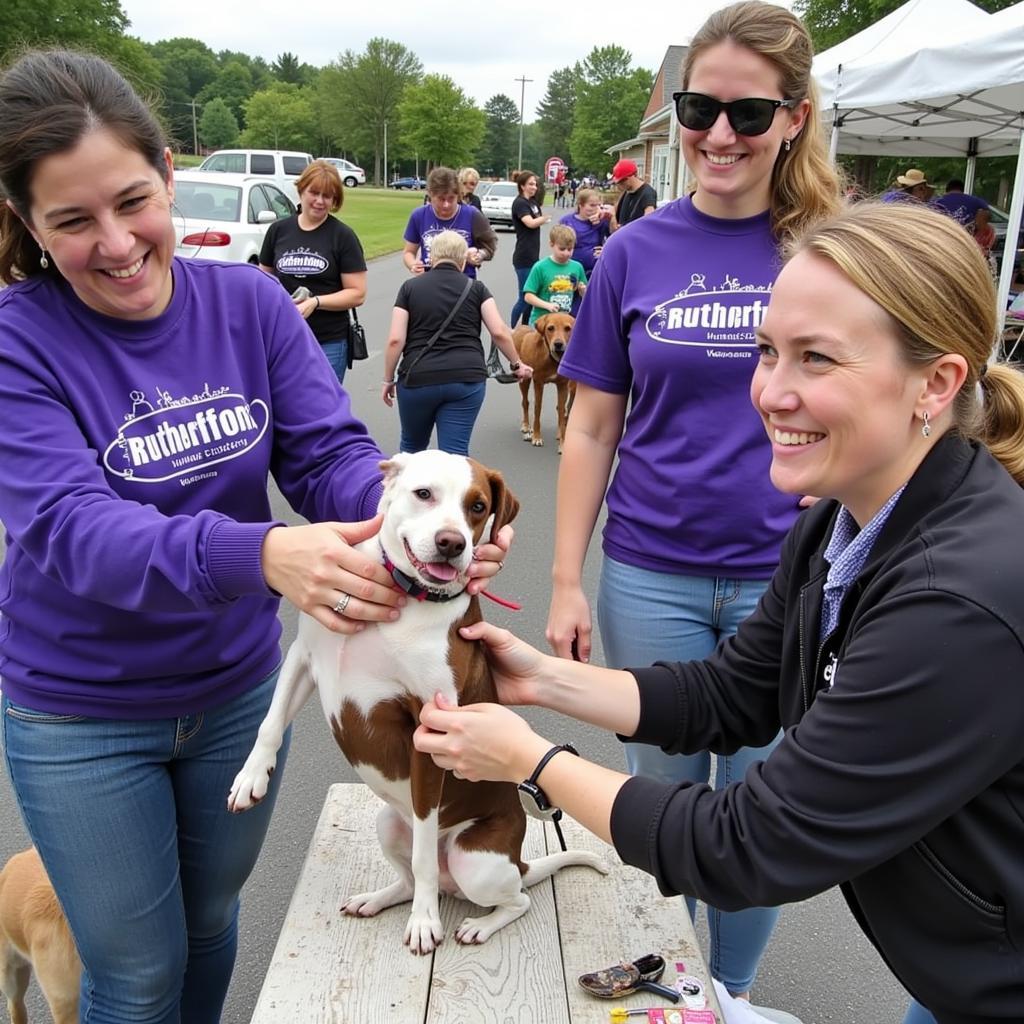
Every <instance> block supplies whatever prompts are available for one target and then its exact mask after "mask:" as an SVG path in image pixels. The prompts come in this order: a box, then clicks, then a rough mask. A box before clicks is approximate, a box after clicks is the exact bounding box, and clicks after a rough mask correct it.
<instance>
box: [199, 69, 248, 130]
mask: <svg viewBox="0 0 1024 1024" xmlns="http://www.w3.org/2000/svg"><path fill="white" fill-rule="evenodd" d="M254 92H256V87H255V86H254V85H253V81H252V72H251V71H250V70H249V69H248V68H247V67H246V66H245V65H244V64H242V63H240V62H239V61H237V60H231V61H228V62H227V63H226V64H225V65H224V66H223V67H222V68H221V69H220V71H218V72H217V77H216V78H215V79H214V80H213V81H212V82H210V83H209V84H208V85H205V86H203V88H202V89H201V90H200V92H199V95H198V96H197V97H196V99H197V100H198V101H199V102H200V103H202V104H206V103H209V102H210V101H211V100H213V99H221V100H223V101H224V102H225V103H226V104H227V106H228V109H229V110H230V111H231V113H232V115H233V116H234V118H235V123H236V125H237V124H238V123H240V122H241V121H242V119H243V118H244V117H245V101H246V100H247V99H248V98H249V97H250V96H252V94H253V93H254Z"/></svg>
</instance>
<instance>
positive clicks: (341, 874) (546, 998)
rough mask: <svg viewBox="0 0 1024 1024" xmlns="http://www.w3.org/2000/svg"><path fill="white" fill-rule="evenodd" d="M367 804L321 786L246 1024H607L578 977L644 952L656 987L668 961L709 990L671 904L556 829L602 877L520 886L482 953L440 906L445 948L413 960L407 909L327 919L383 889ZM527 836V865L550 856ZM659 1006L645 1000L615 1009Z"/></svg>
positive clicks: (576, 830) (582, 837) (569, 872)
mask: <svg viewBox="0 0 1024 1024" xmlns="http://www.w3.org/2000/svg"><path fill="white" fill-rule="evenodd" d="M379 806H380V804H379V801H378V800H377V798H376V797H375V796H374V795H373V794H372V793H371V792H370V790H369V789H368V788H367V787H365V786H363V785H358V784H338V785H335V786H332V787H331V788H330V791H329V792H328V795H327V799H326V801H325V803H324V809H323V812H322V814H321V816H320V821H319V823H318V825H317V828H316V833H315V834H314V836H313V840H312V842H311V844H310V849H309V853H308V855H307V858H306V862H305V865H304V866H303V869H302V874H301V875H300V878H299V882H298V885H297V886H296V890H295V894H294V896H293V898H292V902H291V906H290V907H289V909H288V914H287V916H286V919H285V924H284V927H283V928H282V930H281V936H280V938H279V940H278V943H277V948H276V950H275V952H274V956H273V959H272V960H271V964H270V969H269V971H268V973H267V978H266V981H265V982H264V985H263V990H262V992H261V993H260V997H259V1001H258V1003H257V1005H256V1010H255V1013H254V1015H253V1018H252V1024H296V1022H300V1021H301V1022H302V1024H395V1022H401V1024H419V1022H424V1024H451V1022H456V1021H466V1022H470V1021H471V1022H473V1024H492V1022H493V1024H567V1022H570V1024H598V1022H600V1024H605V1022H606V1021H607V1020H608V1010H609V1009H610V1008H611V1006H612V1005H619V1001H617V1002H616V1003H609V1002H606V1001H603V1000H597V999H595V998H593V997H592V996H589V995H587V994H586V993H585V992H584V991H583V990H582V989H581V988H579V986H578V985H577V983H576V979H577V977H578V976H579V975H580V974H583V973H585V972H587V971H592V970H596V969H597V968H600V967H606V966H608V965H610V964H613V963H616V962H617V961H619V960H622V959H629V960H631V959H635V958H636V957H638V956H641V955H642V954H644V953H649V952H658V953H660V954H661V955H662V956H664V957H665V959H666V960H667V961H668V963H669V967H668V969H667V970H666V974H665V979H664V980H665V981H666V983H668V984H671V981H672V979H673V978H674V973H675V972H674V964H675V962H676V960H680V961H682V962H684V963H685V964H686V966H687V970H688V971H689V972H690V973H691V974H695V975H697V976H698V977H700V978H701V980H703V981H704V982H705V984H707V980H708V979H707V972H706V968H705V967H704V962H703V959H702V957H701V955H700V952H699V950H698V948H697V944H696V940H695V939H694V935H693V928H692V925H691V924H690V920H689V917H688V915H687V914H686V910H685V907H684V906H683V904H682V901H681V900H666V899H664V898H663V897H661V895H660V894H659V893H658V891H657V887H656V886H655V884H654V882H653V880H652V879H650V878H649V877H648V876H646V875H644V874H643V873H642V872H639V871H636V870H635V869H633V868H629V867H626V866H624V865H623V864H622V863H621V861H620V860H619V859H618V857H617V856H616V855H615V853H614V851H613V850H612V849H611V848H610V847H608V846H606V845H605V844H604V843H602V842H601V841H600V840H599V839H597V838H595V837H594V836H592V835H590V834H589V833H588V832H586V831H585V830H584V829H582V828H581V827H580V826H579V825H577V824H576V822H574V821H571V820H568V819H567V820H566V821H565V823H564V831H565V835H566V841H567V843H568V845H569V846H570V847H571V848H574V849H587V850H591V851H593V852H595V853H597V854H598V855H599V856H601V857H603V858H604V860H605V861H606V863H607V864H608V865H609V866H610V867H611V868H612V873H611V874H610V875H609V876H602V875H598V874H597V873H596V872H594V871H592V870H591V869H589V868H584V867H575V868H568V869H566V870H564V871H561V872H559V874H558V875H556V876H555V878H554V879H553V880H546V881H544V882H541V883H540V884H538V885H536V886H534V887H533V888H532V889H530V898H531V901H532V905H531V907H530V910H529V912H528V913H527V914H525V915H524V916H523V917H521V918H520V919H519V920H518V921H515V922H513V923H512V924H510V925H508V926H507V927H505V928H503V929H502V930H501V931H500V932H498V934H497V935H495V936H493V937H492V938H491V939H490V940H488V941H487V942H486V943H484V944H483V945H481V946H462V945H460V944H459V943H457V942H456V941H455V940H454V938H453V937H452V936H453V933H454V930H455V927H456V926H457V925H458V923H459V922H460V921H461V920H462V919H463V917H465V916H467V915H472V916H478V915H479V914H482V913H485V912H486V911H485V910H484V909H483V908H478V907H474V906H473V905H472V904H469V903H465V902H463V901H460V900H454V899H451V898H450V897H442V900H441V919H442V922H443V923H444V926H445V934H446V936H447V937H446V939H445V941H444V942H443V943H442V945H441V946H440V947H439V948H438V949H437V950H436V951H435V952H434V954H433V955H432V956H426V957H417V956H413V955H412V954H411V953H410V952H409V951H408V949H407V948H406V946H405V945H404V944H403V942H402V936H403V934H404V931H405V925H406V920H407V916H408V911H409V905H408V904H405V905H404V906H401V907H393V908H391V909H390V910H386V911H384V913H382V914H380V915H379V916H377V917H376V918H366V919H357V918H351V917H347V916H346V915H344V914H342V913H341V912H340V910H339V907H340V906H341V904H342V902H343V901H344V900H345V898H346V897H347V896H349V895H351V894H352V893H355V892H359V891H363V890H366V889H373V888H377V887H379V886H382V885H386V884H388V883H389V882H390V881H391V880H392V877H393V875H392V868H391V866H390V865H389V864H388V863H387V862H386V861H385V859H384V856H383V854H382V853H381V851H380V847H379V846H378V843H377V832H376V826H375V821H376V815H377V811H378V809H379ZM528 826H529V827H528V830H527V836H526V844H525V853H526V855H527V856H528V857H530V858H533V857H537V856H541V855H543V854H544V853H545V852H553V851H554V850H557V849H558V844H557V840H556V838H555V835H554V830H553V829H551V828H550V826H549V827H548V832H547V835H545V831H544V827H543V826H542V825H541V824H540V823H539V822H536V821H532V820H531V821H530V822H529V823H528ZM711 1000H712V1002H711V1007H712V1009H714V1010H715V1011H716V1013H718V1015H719V1016H718V1019H719V1021H721V1020H722V1017H721V1011H720V1009H719V1008H718V1004H717V1002H715V1001H714V994H713V993H711ZM664 1002H665V1001H664V1000H661V999H659V998H658V997H657V996H654V995H652V994H650V993H638V994H637V995H634V996H631V997H627V998H626V999H623V1000H621V1004H622V1005H633V1006H641V1005H645V1006H654V1005H659V1004H661V1003H664Z"/></svg>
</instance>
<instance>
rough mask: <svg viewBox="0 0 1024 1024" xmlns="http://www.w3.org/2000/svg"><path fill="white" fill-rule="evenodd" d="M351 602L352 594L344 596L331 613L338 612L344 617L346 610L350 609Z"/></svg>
mask: <svg viewBox="0 0 1024 1024" xmlns="http://www.w3.org/2000/svg"><path fill="white" fill-rule="evenodd" d="M351 600H352V595H351V594H342V595H341V597H340V598H339V599H338V603H337V604H336V605H335V606H334V607H333V608H332V609H331V611H333V612H337V613H338V615H344V614H345V609H346V608H347V607H348V603H349V601H351Z"/></svg>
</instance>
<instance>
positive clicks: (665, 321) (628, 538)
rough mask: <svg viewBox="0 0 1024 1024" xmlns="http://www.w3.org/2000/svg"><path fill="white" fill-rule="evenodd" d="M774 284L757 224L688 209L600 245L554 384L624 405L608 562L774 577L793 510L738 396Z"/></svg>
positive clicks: (674, 208)
mask: <svg viewBox="0 0 1024 1024" xmlns="http://www.w3.org/2000/svg"><path fill="white" fill-rule="evenodd" d="M778 272H779V256H778V245H777V243H776V241H775V239H774V237H773V235H772V232H771V228H770V225H769V220H768V214H767V213H765V214H762V215H760V216H757V217H751V218H748V219H743V220H718V219H716V218H713V217H708V216H705V215H704V214H702V213H700V212H698V211H697V210H696V209H694V207H693V204H692V202H691V201H690V199H689V198H688V197H687V198H684V199H680V200H677V201H676V202H674V203H670V204H669V205H667V206H663V207H662V208H661V209H659V210H656V211H655V212H654V213H653V214H651V215H650V216H648V217H642V218H640V219H639V220H637V221H634V222H633V223H632V224H630V226H629V230H628V231H617V232H616V233H615V234H613V235H612V236H611V238H609V239H608V241H607V243H606V244H605V247H604V250H603V252H602V253H601V258H600V259H599V260H598V261H597V267H596V268H595V270H594V276H593V278H592V279H591V282H590V287H589V288H588V290H587V297H586V300H585V301H584V303H583V305H582V307H581V308H580V314H579V317H578V318H577V320H576V325H575V327H574V328H573V335H572V341H571V343H570V344H569V348H568V350H567V352H566V355H565V358H564V359H563V360H562V365H561V373H563V374H564V375H565V376H567V377H571V378H573V379H575V380H577V381H581V382H583V383H585V384H588V385H590V386H591V387H594V388H598V389H600V390H601V391H607V392H611V393H613V394H625V395H628V396H629V409H628V411H627V417H626V427H625V432H624V434H623V437H622V440H621V442H620V443H619V448H618V465H617V468H616V470H615V475H614V477H613V478H612V483H611V486H610V488H609V490H608V495H607V503H608V519H607V523H606V525H605V529H604V550H605V553H606V554H608V555H609V556H610V557H612V558H614V559H616V560H617V561H621V562H625V563H627V564H629V565H635V566H639V567H641V568H646V569H652V570H655V571H659V572H670V573H679V574H686V575H695V576H718V575H729V576H734V577H737V578H742V579H767V578H768V577H770V576H771V574H772V572H773V571H774V570H775V567H776V565H777V564H778V560H779V547H780V544H781V541H782V538H783V536H784V534H785V533H786V531H787V530H788V529H789V527H790V526H791V525H792V524H793V521H794V520H795V518H796V515H797V511H798V502H799V497H798V496H796V495H791V494H782V493H781V492H779V491H777V490H776V489H775V488H774V487H773V486H772V483H771V480H770V478H769V467H770V465H771V446H770V444H769V442H768V438H767V436H766V435H765V431H764V427H763V425H762V423H761V419H760V417H759V416H758V415H757V413H756V412H755V411H754V408H753V406H752V405H751V402H750V395H749V389H750V378H751V375H752V374H753V371H754V367H755V365H756V362H757V358H758V354H757V349H756V347H755V341H754V329H755V328H756V327H758V326H759V325H760V324H761V322H762V320H763V319H764V315H765V312H766V307H767V304H768V299H769V297H770V295H771V290H772V285H773V283H774V281H775V278H776V276H777V275H778Z"/></svg>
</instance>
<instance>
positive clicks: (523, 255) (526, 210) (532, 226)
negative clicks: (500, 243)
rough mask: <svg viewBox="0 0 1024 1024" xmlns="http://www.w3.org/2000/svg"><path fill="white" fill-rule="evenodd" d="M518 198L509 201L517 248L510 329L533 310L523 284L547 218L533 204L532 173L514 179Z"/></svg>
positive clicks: (534, 183) (537, 256) (537, 252)
mask: <svg viewBox="0 0 1024 1024" xmlns="http://www.w3.org/2000/svg"><path fill="white" fill-rule="evenodd" d="M515 183H516V187H517V188H518V189H519V195H518V196H516V198H515V199H514V200H513V201H512V226H513V227H514V228H515V231H516V249H515V252H513V253H512V266H513V267H515V271H516V281H517V282H518V284H519V298H518V299H517V300H516V304H515V305H514V306H513V307H512V318H511V320H510V323H511V324H512V326H513V327H515V326H516V324H518V323H519V322H520V321H522V322H523V323H524V324H525V323H529V320H530V313H531V312H532V309H531V307H530V305H529V304H528V303H527V301H526V298H525V297H524V295H523V285H524V284H526V279H527V278H528V277H529V276H530V271H531V270H532V269H533V265H534V263H536V262H537V260H539V259H540V229H541V225H543V224H547V222H548V221H549V220H551V218H550V217H548V216H546V215H545V214H544V213H542V212H541V208H540V204H539V203H538V202H536V200H535V196H536V195H537V185H538V182H537V175H536V174H534V173H533V171H520V172H519V173H518V174H517V175H516V176H515Z"/></svg>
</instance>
